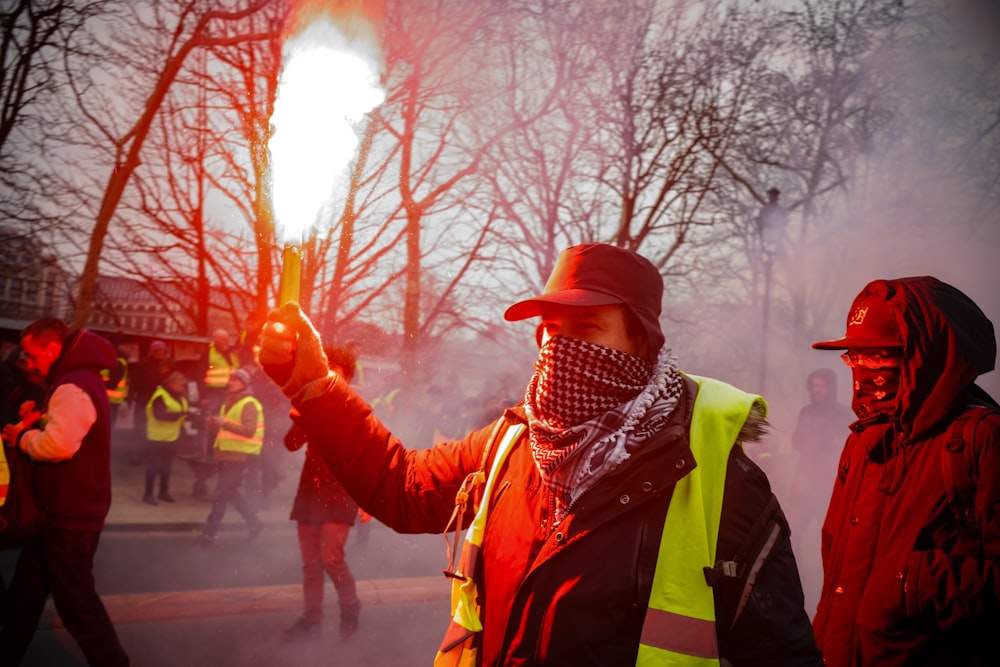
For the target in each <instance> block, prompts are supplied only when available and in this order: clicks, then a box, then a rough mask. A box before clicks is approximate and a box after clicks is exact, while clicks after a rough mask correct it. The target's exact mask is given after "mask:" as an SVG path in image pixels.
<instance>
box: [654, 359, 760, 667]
mask: <svg viewBox="0 0 1000 667" xmlns="http://www.w3.org/2000/svg"><path fill="white" fill-rule="evenodd" d="M688 377H690V378H691V379H692V380H694V381H695V382H697V383H698V387H699V389H698V395H697V396H696V397H695V401H694V410H693V412H692V415H691V429H690V433H689V441H690V446H691V453H692V454H694V458H695V461H697V463H698V466H697V467H696V468H695V469H694V470H692V471H691V473H689V474H688V475H686V476H685V477H683V478H682V479H680V480H678V482H677V484H676V485H675V486H674V492H673V494H672V495H671V497H670V506H669V507H668V508H667V518H666V520H665V521H664V524H663V535H662V537H661V538H660V552H659V555H658V556H657V559H656V570H655V572H654V573H653V588H652V591H651V593H650V596H649V608H648V609H647V610H646V620H645V622H644V623H643V626H642V635H641V637H640V639H639V655H638V657H637V658H636V665H639V666H641V667H654V666H656V667H660V666H663V667H666V666H670V667H708V666H709V665H712V666H717V665H719V646H718V640H717V635H716V631H715V596H714V595H713V593H712V587H711V586H709V585H708V583H707V582H706V581H705V568H706V567H707V568H709V569H711V568H713V567H715V564H716V563H715V549H716V544H717V542H718V538H719V523H720V521H721V519H722V497H723V494H724V493H725V482H726V468H727V466H728V463H729V454H730V451H731V450H732V448H733V447H734V446H736V445H738V444H739V443H738V442H737V438H738V437H739V434H740V430H741V429H742V428H743V424H744V423H745V422H746V420H747V417H748V416H749V414H750V410H751V408H752V407H753V406H754V405H755V404H756V405H759V406H760V408H761V411H762V412H763V413H764V414H766V413H767V403H766V402H765V401H764V399H763V397H761V396H757V395H755V394H748V393H746V392H744V391H742V390H741V389H737V388H736V387H733V386H732V385H729V384H726V383H725V382H720V381H719V380H713V379H711V378H701V377H696V376H693V375H691V376H688Z"/></svg>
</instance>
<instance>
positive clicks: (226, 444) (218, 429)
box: [195, 368, 264, 546]
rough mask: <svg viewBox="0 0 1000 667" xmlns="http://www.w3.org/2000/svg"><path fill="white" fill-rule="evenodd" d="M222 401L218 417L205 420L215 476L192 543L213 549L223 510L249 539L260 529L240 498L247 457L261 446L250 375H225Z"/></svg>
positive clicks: (260, 412)
mask: <svg viewBox="0 0 1000 667" xmlns="http://www.w3.org/2000/svg"><path fill="white" fill-rule="evenodd" d="M227 392H228V393H227V395H226V399H225V401H224V402H223V404H222V407H221V408H220V410H219V414H218V415H212V416H209V417H207V418H206V422H207V423H208V426H209V428H210V429H211V430H212V432H213V433H214V438H213V442H214V448H215V454H214V458H215V460H216V461H217V462H218V466H219V474H218V480H216V484H215V492H214V494H213V495H212V509H211V511H210V512H209V514H208V519H207V520H206V521H205V526H204V528H202V531H201V534H200V535H199V536H198V538H197V539H196V540H195V543H196V544H198V545H201V546H214V545H215V544H216V536H217V535H218V533H219V527H220V526H221V525H222V518H223V517H224V516H225V514H226V507H227V506H228V505H232V506H233V507H235V508H236V511H237V512H239V513H240V515H241V516H242V517H243V520H244V521H245V522H246V524H247V529H248V530H249V537H250V539H253V538H254V537H256V536H257V535H258V534H260V531H261V530H262V529H263V524H261V522H260V519H258V518H257V511H256V508H255V507H254V505H253V504H252V503H250V502H248V501H247V500H246V499H245V498H244V497H243V496H242V495H241V494H240V485H241V484H242V483H243V478H244V476H245V475H246V471H247V467H248V466H249V463H250V461H251V457H255V456H259V455H260V450H261V447H262V446H263V444H264V409H263V408H262V407H261V404H260V401H258V400H257V399H256V398H254V396H253V394H251V393H250V374H249V373H247V371H246V370H244V369H242V368H239V369H237V370H235V371H233V372H232V373H231V374H230V375H229V382H228V384H227Z"/></svg>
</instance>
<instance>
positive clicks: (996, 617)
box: [813, 278, 1000, 667]
mask: <svg viewBox="0 0 1000 667" xmlns="http://www.w3.org/2000/svg"><path fill="white" fill-rule="evenodd" d="M869 289H875V290H886V291H888V292H889V293H890V294H892V296H890V298H889V303H890V305H891V307H892V308H893V310H894V312H895V314H896V320H897V322H899V324H900V325H901V328H902V331H903V337H904V340H905V345H904V358H903V362H902V367H901V379H900V389H899V393H898V395H897V403H896V408H895V412H894V414H893V415H892V419H891V421H890V422H888V423H886V422H883V423H876V424H869V425H867V426H866V425H864V424H861V423H857V424H855V425H854V426H853V427H852V431H853V432H852V433H851V435H850V436H849V437H848V439H847V443H846V445H845V447H844V451H843V454H842V455H841V459H840V465H839V475H838V478H837V480H836V482H835V485H834V489H833V495H832V497H831V500H830V506H829V509H828V511H827V516H826V520H825V522H824V525H823V536H822V540H823V541H822V550H823V571H824V583H823V591H822V595H821V598H820V602H819V605H818V607H817V613H816V617H815V619H814V622H813V624H814V629H815V632H816V640H817V643H818V644H819V646H820V649H821V650H822V651H823V655H824V659H825V660H826V662H827V664H828V665H835V666H837V667H847V666H850V665H904V664H905V665H968V664H975V665H979V664H984V665H985V664H991V665H996V664H1000V641H998V640H997V637H996V636H995V635H996V632H997V630H998V629H1000V613H998V599H1000V596H998V590H1000V417H998V416H997V415H995V414H994V415H991V416H989V417H987V418H986V419H984V420H983V421H982V422H980V424H979V427H978V428H977V430H976V439H977V440H978V449H979V450H980V451H981V452H982V457H981V459H980V461H979V469H980V473H981V479H980V481H979V485H978V492H977V495H976V500H975V509H976V513H977V515H978V518H979V524H980V525H981V526H982V530H983V540H982V543H981V544H978V545H977V544H974V543H973V544H970V543H969V540H968V539H967V538H966V537H965V536H963V533H962V531H961V529H960V528H959V525H958V522H957V520H956V519H955V517H954V515H953V513H952V511H951V509H950V508H949V507H948V506H947V504H946V499H947V496H946V487H945V480H944V475H943V474H942V464H941V448H942V447H943V446H944V444H945V441H946V439H947V433H948V427H949V425H950V423H951V421H952V420H953V419H954V418H955V417H956V416H957V415H959V414H961V413H962V412H963V411H964V409H965V406H966V404H968V403H970V402H976V401H977V400H979V401H982V402H991V401H990V399H989V398H988V397H987V396H985V394H984V393H983V392H982V391H981V390H979V389H978V388H977V387H975V386H974V385H973V381H974V380H975V378H976V377H977V376H978V375H980V374H981V373H984V372H986V371H988V370H990V369H992V368H993V362H994V358H995V354H996V343H995V339H994V336H993V327H992V325H991V324H990V322H989V320H987V319H986V318H985V316H984V315H983V314H982V312H981V311H979V309H978V308H977V307H976V306H975V304H973V303H972V302H971V301H969V300H968V299H967V298H966V297H965V296H964V295H962V294H960V293H958V292H957V290H954V288H951V287H950V286H948V285H945V284H944V283H940V282H938V281H936V280H934V279H933V278H910V279H901V280H896V281H876V283H873V286H870V288H869ZM983 659H985V661H983V662H978V661H977V660H983Z"/></svg>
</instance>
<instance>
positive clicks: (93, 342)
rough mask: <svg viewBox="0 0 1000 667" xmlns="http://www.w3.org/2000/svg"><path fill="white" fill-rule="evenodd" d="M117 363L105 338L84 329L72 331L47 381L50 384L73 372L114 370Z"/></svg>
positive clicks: (111, 347)
mask: <svg viewBox="0 0 1000 667" xmlns="http://www.w3.org/2000/svg"><path fill="white" fill-rule="evenodd" d="M116 363H118V356H117V354H116V353H115V348H114V347H113V346H112V345H111V343H110V342H108V340H107V339H106V338H103V337H102V336H98V335H97V334H95V333H92V332H90V331H88V330H86V329H80V330H78V331H74V332H73V333H71V334H70V335H69V337H68V338H66V340H65V341H64V342H63V348H62V353H60V355H59V358H58V359H56V361H55V363H54V364H52V368H51V369H50V370H49V377H48V381H49V383H50V384H52V383H53V382H54V381H55V380H57V379H59V378H61V377H62V376H64V375H66V374H67V373H69V372H71V371H75V370H93V371H94V372H96V373H100V372H101V371H102V370H104V369H110V368H114V366H115V364H116Z"/></svg>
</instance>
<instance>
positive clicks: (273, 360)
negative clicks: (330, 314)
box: [260, 303, 330, 399]
mask: <svg viewBox="0 0 1000 667" xmlns="http://www.w3.org/2000/svg"><path fill="white" fill-rule="evenodd" d="M260 366H261V368H263V369H264V372H265V373H267V375H268V377H270V378H271V379H272V380H274V382H275V383H276V384H277V385H278V386H279V387H281V393H283V394H284V395H285V396H288V397H289V398H293V399H294V398H295V397H296V396H297V395H298V394H299V392H300V391H302V389H303V387H305V386H306V385H308V384H309V383H311V382H314V381H316V380H321V379H325V378H328V377H330V365H329V363H328V362H327V360H326V354H325V353H324V352H323V342H322V341H321V340H320V337H319V334H318V333H317V332H316V329H315V328H314V327H313V325H312V322H310V321H309V318H307V317H306V316H305V314H304V313H303V312H302V310H301V309H300V308H299V305H298V304H297V303H286V304H285V305H284V306H282V307H281V308H280V309H279V310H272V311H271V312H270V314H269V315H268V316H267V322H266V323H265V324H264V328H263V329H262V330H261V333H260Z"/></svg>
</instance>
